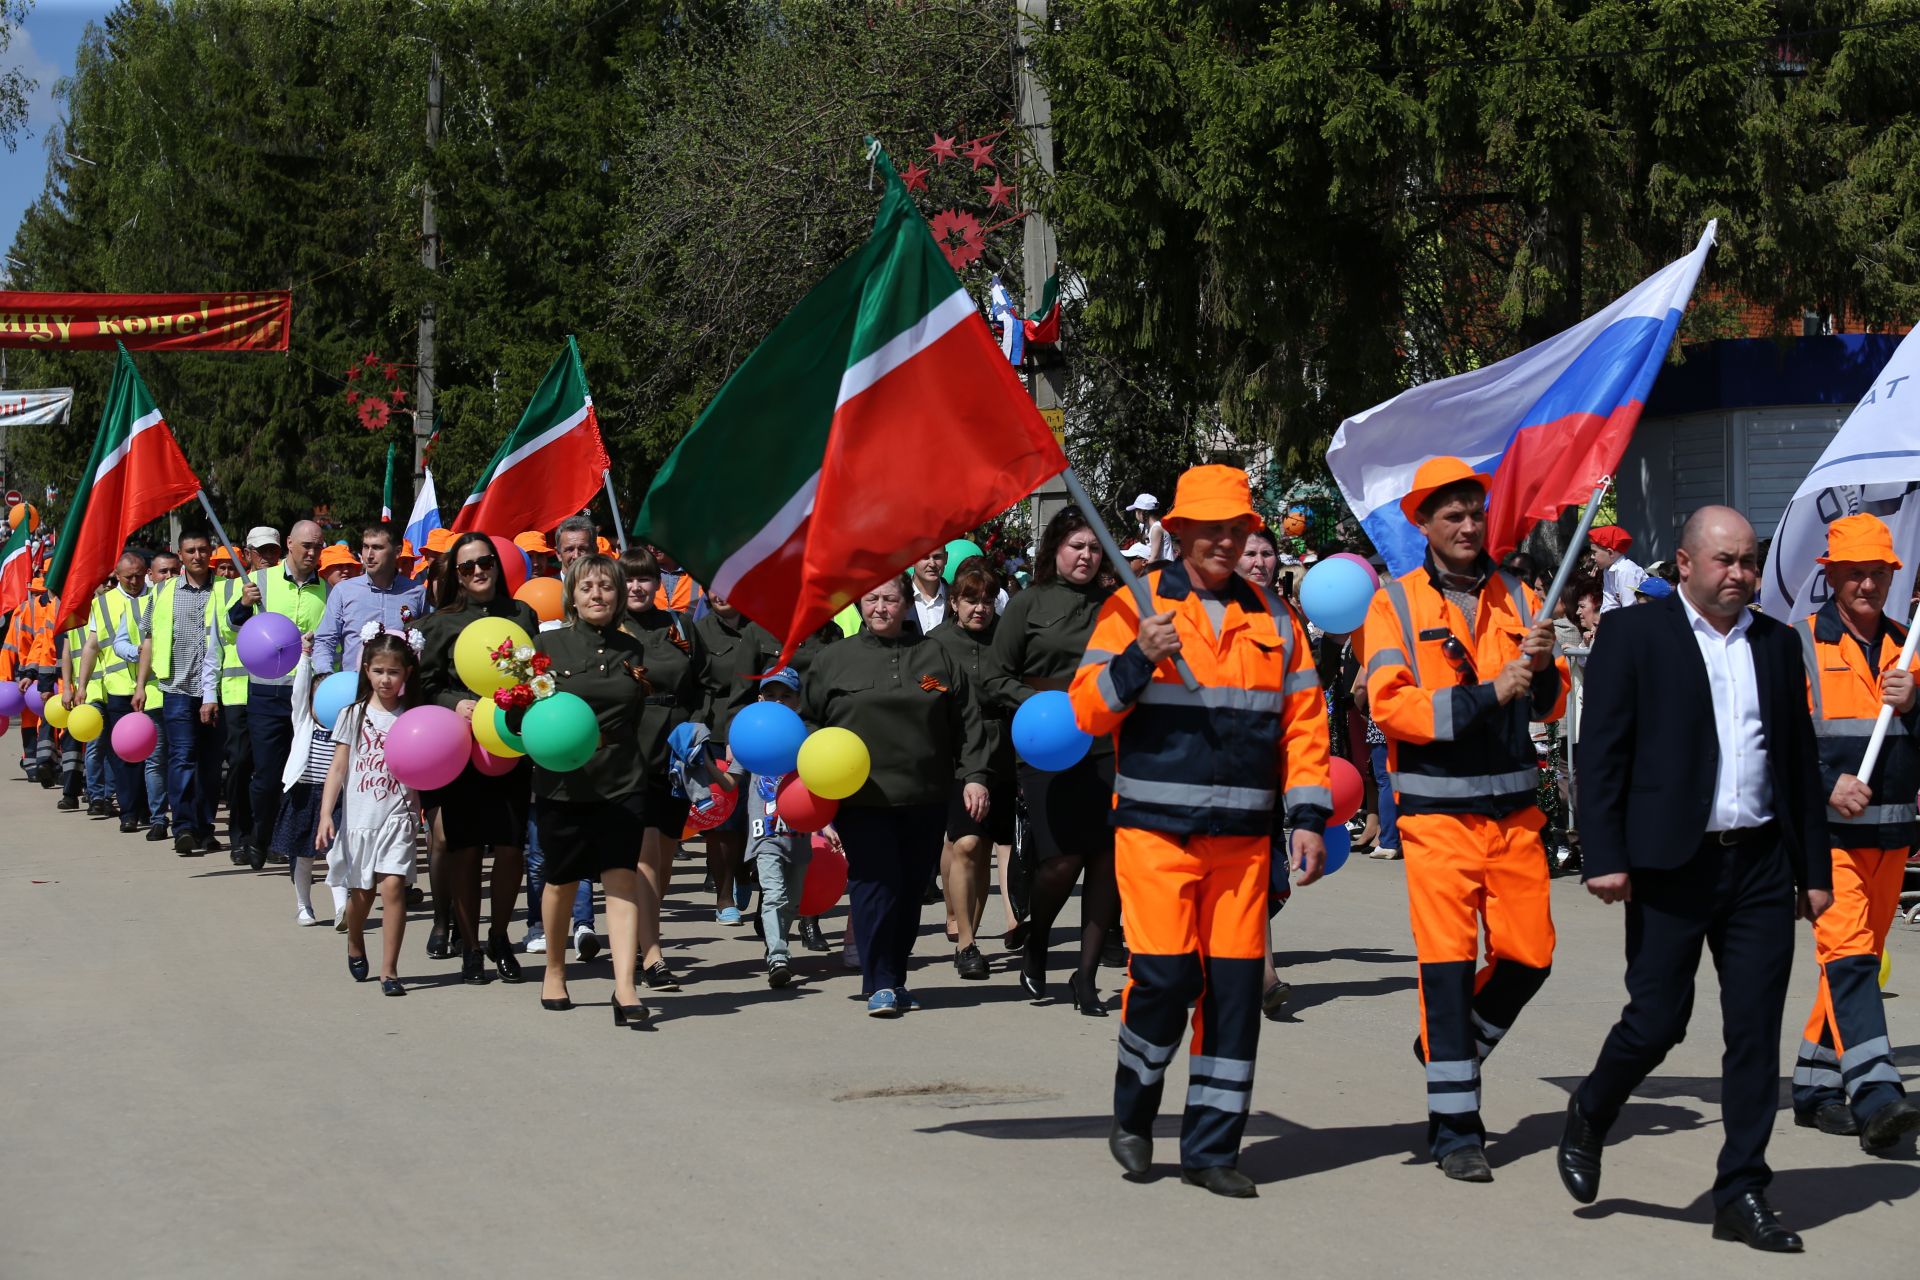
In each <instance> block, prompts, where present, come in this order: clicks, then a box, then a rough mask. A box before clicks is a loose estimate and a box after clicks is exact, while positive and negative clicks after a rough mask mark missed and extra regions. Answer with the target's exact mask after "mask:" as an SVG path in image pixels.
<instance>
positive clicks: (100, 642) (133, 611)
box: [76, 586, 144, 698]
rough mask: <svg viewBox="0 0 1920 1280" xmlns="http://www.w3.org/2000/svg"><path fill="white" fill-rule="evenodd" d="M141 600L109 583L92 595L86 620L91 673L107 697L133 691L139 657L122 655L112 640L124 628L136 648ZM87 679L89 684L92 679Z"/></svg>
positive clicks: (125, 695) (127, 693)
mask: <svg viewBox="0 0 1920 1280" xmlns="http://www.w3.org/2000/svg"><path fill="white" fill-rule="evenodd" d="M143 604H144V602H143V601H142V600H140V599H139V598H137V597H130V596H128V595H127V593H126V592H124V591H122V590H121V589H120V588H119V587H117V586H114V587H109V588H107V591H106V594H104V595H99V596H95V597H94V598H93V609H92V612H91V614H90V616H89V618H88V621H87V627H88V629H89V630H90V631H91V632H92V633H93V642H94V654H93V676H94V677H95V678H97V679H98V680H99V681H100V682H101V684H102V686H103V687H104V688H105V689H106V691H107V694H108V696H110V697H120V698H124V697H127V696H128V695H130V694H132V692H133V677H134V672H135V670H136V668H137V666H138V659H135V658H124V657H121V656H120V654H119V653H118V652H116V651H115V649H114V647H113V641H114V637H115V636H117V635H119V634H120V633H121V632H122V631H123V630H124V631H125V632H126V633H127V639H128V641H129V642H130V643H132V644H133V645H134V647H135V648H138V647H139V645H140V635H141V632H140V611H141V607H142V605H143ZM76 674H77V673H76ZM87 683H88V687H89V688H91V687H92V683H93V681H92V680H89V681H88V682H87Z"/></svg>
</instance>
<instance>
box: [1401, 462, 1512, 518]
mask: <svg viewBox="0 0 1920 1280" xmlns="http://www.w3.org/2000/svg"><path fill="white" fill-rule="evenodd" d="M1462 480H1472V481H1474V482H1475V483H1477V484H1478V485H1479V486H1480V492H1482V493H1485V492H1486V491H1487V490H1489V489H1491V488H1493V477H1492V476H1489V475H1482V474H1481V473H1480V472H1478V471H1475V470H1474V469H1473V468H1472V467H1470V466H1468V465H1467V464H1466V463H1465V462H1462V461H1461V460H1460V459H1459V458H1428V459H1427V460H1426V461H1425V462H1423V463H1421V464H1420V469H1419V470H1418V471H1416V472H1414V473H1413V488H1412V490H1410V491H1409V492H1408V494H1407V496H1406V497H1404V498H1402V499H1400V513H1401V514H1402V515H1404V516H1406V518H1407V523H1409V524H1415V525H1417V524H1419V523H1420V504H1421V503H1423V502H1425V501H1426V500H1427V499H1428V498H1430V497H1432V496H1433V495H1434V494H1436V493H1438V492H1439V491H1440V490H1442V489H1444V488H1446V487H1447V486H1448V485H1450V484H1459V483H1460V482H1461V481H1462Z"/></svg>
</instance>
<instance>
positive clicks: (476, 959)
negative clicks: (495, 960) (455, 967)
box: [460, 951, 487, 987]
mask: <svg viewBox="0 0 1920 1280" xmlns="http://www.w3.org/2000/svg"><path fill="white" fill-rule="evenodd" d="M460 981H462V982H464V983H466V984H467V985H468V986H470V987H484V986H486V985H487V958H486V957H485V956H483V955H481V954H480V953H479V952H478V951H468V952H465V953H463V954H462V955H461V957H460Z"/></svg>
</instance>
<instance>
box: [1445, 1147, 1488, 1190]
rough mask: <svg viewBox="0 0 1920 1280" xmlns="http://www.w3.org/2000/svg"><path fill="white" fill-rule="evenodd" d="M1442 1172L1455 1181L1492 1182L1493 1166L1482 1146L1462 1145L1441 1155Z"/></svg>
mask: <svg viewBox="0 0 1920 1280" xmlns="http://www.w3.org/2000/svg"><path fill="white" fill-rule="evenodd" d="M1440 1172H1442V1173H1444V1174H1446V1175H1447V1176H1448V1177H1449V1178H1452V1179H1453V1180H1454V1181H1455V1182H1492V1181H1493V1166H1492V1165H1490V1164H1488V1163H1487V1153H1486V1151H1485V1149H1483V1148H1481V1147H1461V1148H1460V1149H1459V1150H1458V1151H1449V1152H1447V1154H1446V1155H1444V1156H1441V1157H1440Z"/></svg>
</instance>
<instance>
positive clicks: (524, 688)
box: [489, 640, 555, 711]
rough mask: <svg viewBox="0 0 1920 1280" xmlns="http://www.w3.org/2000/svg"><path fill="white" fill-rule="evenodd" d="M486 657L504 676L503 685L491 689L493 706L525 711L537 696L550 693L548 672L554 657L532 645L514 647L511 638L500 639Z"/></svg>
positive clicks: (550, 684)
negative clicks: (496, 647) (497, 644)
mask: <svg viewBox="0 0 1920 1280" xmlns="http://www.w3.org/2000/svg"><path fill="white" fill-rule="evenodd" d="M489 656H490V657H491V658H492V659H493V665H494V666H495V667H496V668H498V669H499V671H500V673H501V674H502V675H504V676H506V678H507V683H506V684H504V685H502V686H501V687H500V688H498V689H495V690H494V691H493V701H494V704H495V705H496V706H499V707H501V708H502V709H504V710H507V711H525V710H526V709H527V708H528V707H530V706H532V705H533V704H534V703H536V702H538V701H539V700H540V699H542V698H551V697H552V696H553V692H554V687H555V686H554V683H553V677H552V676H550V675H548V674H547V668H548V667H550V666H552V665H553V659H551V658H549V657H547V655H546V654H544V653H537V652H535V651H534V648H533V646H532V645H530V644H523V645H521V646H520V647H519V648H517V649H516V648H515V647H514V645H513V641H511V640H503V641H501V643H500V647H499V648H498V649H495V650H494V651H493V653H492V654H490V655H489Z"/></svg>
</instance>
